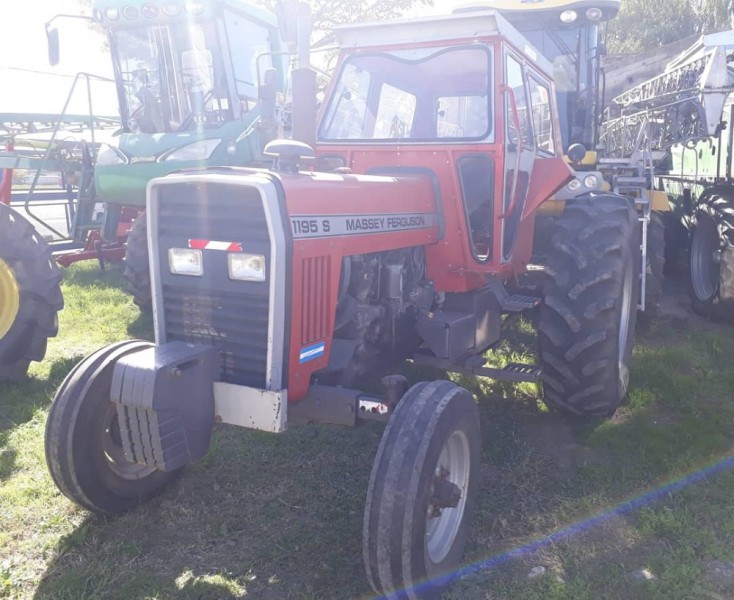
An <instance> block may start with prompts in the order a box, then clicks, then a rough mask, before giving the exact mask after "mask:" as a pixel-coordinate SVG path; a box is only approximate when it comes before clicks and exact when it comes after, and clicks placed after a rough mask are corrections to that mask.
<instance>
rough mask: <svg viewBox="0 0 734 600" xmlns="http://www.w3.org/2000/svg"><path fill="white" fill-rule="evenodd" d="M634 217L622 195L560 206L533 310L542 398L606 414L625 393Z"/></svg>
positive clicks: (634, 272) (635, 257) (634, 282)
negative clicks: (535, 310)
mask: <svg viewBox="0 0 734 600" xmlns="http://www.w3.org/2000/svg"><path fill="white" fill-rule="evenodd" d="M639 239H640V238H639V228H638V219H637V214H636V213H635V210H634V208H633V207H632V205H631V204H630V202H629V201H628V200H627V199H626V198H623V197H621V196H615V195H612V194H600V195H594V196H588V197H584V198H579V199H578V200H576V201H574V202H569V203H567V204H566V208H565V210H564V212H563V215H562V216H561V217H560V218H559V219H558V222H557V226H556V232H555V233H554V235H553V238H552V240H551V247H550V250H549V253H548V264H547V268H546V275H547V277H546V283H545V285H544V291H543V293H544V298H543V303H542V304H541V307H540V315H539V358H540V364H541V367H542V375H541V378H542V382H543V392H544V400H545V403H546V404H547V405H548V406H550V407H552V408H555V409H558V410H561V411H563V412H568V413H571V414H575V415H582V416H611V415H612V414H613V413H614V412H615V411H616V410H617V408H618V407H619V405H620V404H621V402H622V400H623V398H624V396H625V395H626V393H627V386H628V382H629V363H630V359H631V355H632V344H633V338H634V332H635V323H636V315H637V310H636V306H637V299H638V296H639V276H640V266H639V257H640V253H639Z"/></svg>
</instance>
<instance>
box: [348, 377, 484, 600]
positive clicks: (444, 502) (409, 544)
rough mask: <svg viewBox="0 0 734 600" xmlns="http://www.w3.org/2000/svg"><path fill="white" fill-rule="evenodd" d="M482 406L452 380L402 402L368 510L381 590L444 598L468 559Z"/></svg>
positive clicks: (369, 566)
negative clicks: (466, 551) (459, 568)
mask: <svg viewBox="0 0 734 600" xmlns="http://www.w3.org/2000/svg"><path fill="white" fill-rule="evenodd" d="M479 450H480V433H479V411H478V409H477V405H476V402H475V401H474V398H472V396H471V394H469V392H467V391H466V390H465V389H463V388H461V387H458V386H456V385H454V384H453V383H451V382H449V381H434V382H431V383H419V384H417V385H414V386H413V387H412V388H410V389H409V390H408V391H407V392H406V393H405V395H404V396H403V397H402V399H401V400H400V402H399V403H398V406H397V408H396V409H395V412H394V414H393V416H392V418H391V419H390V422H389V423H388V425H387V428H386V429H385V432H384V434H383V436H382V440H381V442H380V447H379V450H378V452H377V457H376V458H375V462H374V465H373V467H372V475H371V477H370V483H369V488H368V490H367V503H366V506H365V514H364V527H363V554H364V562H365V568H366V570H367V578H368V579H369V582H370V585H371V586H372V588H373V589H374V590H375V591H376V592H377V593H378V594H386V595H389V596H390V597H397V598H409V599H412V600H415V599H421V600H424V599H429V598H437V597H438V596H439V595H440V594H441V592H442V591H443V590H444V589H445V588H446V587H447V586H448V584H449V583H450V581H451V574H452V573H453V572H455V570H456V568H457V567H458V565H459V564H460V562H461V558H462V556H463V553H464V548H465V546H466V540H467V537H468V533H469V525H470V522H471V517H472V513H473V510H474V503H475V499H476V493H477V485H478V475H479Z"/></svg>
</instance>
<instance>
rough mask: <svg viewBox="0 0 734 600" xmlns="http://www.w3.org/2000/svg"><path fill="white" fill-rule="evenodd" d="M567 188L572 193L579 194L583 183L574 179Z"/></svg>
mask: <svg viewBox="0 0 734 600" xmlns="http://www.w3.org/2000/svg"><path fill="white" fill-rule="evenodd" d="M567 187H568V189H569V190H571V191H572V192H578V191H579V190H580V189H581V182H580V181H579V180H578V179H574V180H573V181H570V182H569V183H568V186H567Z"/></svg>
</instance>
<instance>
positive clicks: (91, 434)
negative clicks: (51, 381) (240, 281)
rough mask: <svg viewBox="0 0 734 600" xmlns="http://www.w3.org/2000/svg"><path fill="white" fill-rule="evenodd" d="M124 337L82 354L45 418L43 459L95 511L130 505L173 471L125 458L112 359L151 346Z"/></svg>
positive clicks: (69, 492) (70, 493) (68, 491)
mask: <svg viewBox="0 0 734 600" xmlns="http://www.w3.org/2000/svg"><path fill="white" fill-rule="evenodd" d="M151 345H152V344H150V343H149V342H141V341H127V342H118V343H116V344H111V345H109V346H106V347H104V348H102V349H100V350H98V351H97V352H95V353H94V354H92V355H91V356H88V357H87V358H85V359H84V360H83V361H82V362H80V363H79V364H78V365H77V366H76V367H75V368H74V369H73V370H72V371H71V373H69V374H68V375H67V377H66V379H65V380H64V382H63V383H62V384H61V387H60V388H59V390H58V391H57V392H56V397H55V398H54V401H53V404H52V405H51V409H50V411H49V415H48V421H47V423H46V464H47V465H48V469H49V471H50V472H51V477H52V478H53V480H54V482H55V483H56V485H57V487H58V488H59V489H60V490H61V492H62V493H63V494H64V495H65V496H66V497H67V498H69V499H70V500H72V501H74V502H76V503H77V504H79V505H81V506H83V507H84V508H87V509H89V510H91V511H94V512H98V513H120V512H124V511H127V510H130V509H132V508H134V507H135V506H137V505H138V504H141V503H143V502H145V501H146V500H148V499H150V498H152V497H153V496H154V495H156V494H157V493H158V492H160V491H161V490H162V489H163V488H164V487H165V486H166V485H167V484H168V483H169V482H170V481H171V480H172V479H173V478H174V477H176V475H177V473H178V472H177V471H172V472H163V471H158V470H156V469H154V468H152V467H148V466H145V465H138V464H136V463H132V462H129V461H128V460H126V459H125V456H124V452H123V449H122V441H121V439H120V432H119V425H118V423H117V412H116V410H115V405H114V403H113V402H111V401H110V387H111V384H112V373H113V371H114V366H115V363H116V362H117V361H118V360H119V359H120V358H122V357H123V356H125V355H126V354H129V353H131V352H135V351H138V350H140V349H143V348H147V347H149V346H151Z"/></svg>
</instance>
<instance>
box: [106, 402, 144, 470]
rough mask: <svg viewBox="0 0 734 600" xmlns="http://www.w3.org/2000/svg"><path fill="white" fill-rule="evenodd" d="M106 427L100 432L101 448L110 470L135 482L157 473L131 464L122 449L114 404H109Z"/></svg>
mask: <svg viewBox="0 0 734 600" xmlns="http://www.w3.org/2000/svg"><path fill="white" fill-rule="evenodd" d="M104 420H105V427H104V430H103V431H101V432H100V436H101V447H102V452H103V453H104V457H105V461H106V463H107V466H108V467H109V469H110V470H111V471H112V472H113V473H115V474H116V475H117V476H118V477H121V478H122V479H127V480H129V481H135V480H136V479H142V478H144V477H147V476H148V475H150V474H151V473H153V472H154V471H155V469H154V468H153V467H149V466H147V465H139V464H137V463H134V462H130V461H129V460H128V459H127V458H126V456H125V451H124V450H123V448H122V439H121V437H120V424H119V422H118V420H117V411H116V410H115V406H114V404H113V403H112V402H110V403H109V407H108V408H107V412H106V414H105V419H104Z"/></svg>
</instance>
